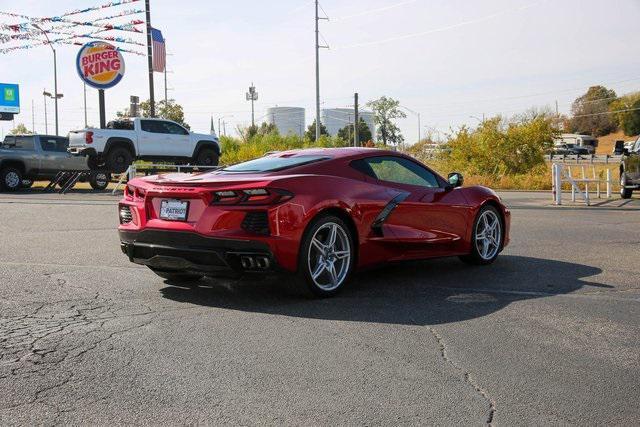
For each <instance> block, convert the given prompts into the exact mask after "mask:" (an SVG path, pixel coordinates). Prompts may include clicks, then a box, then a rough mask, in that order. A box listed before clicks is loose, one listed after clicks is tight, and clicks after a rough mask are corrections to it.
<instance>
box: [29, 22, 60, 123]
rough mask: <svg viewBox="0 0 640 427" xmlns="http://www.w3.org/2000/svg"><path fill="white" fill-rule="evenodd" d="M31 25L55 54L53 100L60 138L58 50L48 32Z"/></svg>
mask: <svg viewBox="0 0 640 427" xmlns="http://www.w3.org/2000/svg"><path fill="white" fill-rule="evenodd" d="M31 25H33V27H34V28H36V29H38V30H39V31H40V32H41V33H42V34H43V35H44V38H45V39H47V44H48V45H49V47H50V48H51V51H52V52H53V96H52V98H53V99H54V104H55V110H56V136H58V99H59V98H62V94H60V93H58V59H57V57H56V50H55V49H54V48H53V45H52V44H51V40H49V36H48V35H47V32H46V31H44V30H43V29H42V28H40V27H39V26H38V25H37V24H33V23H32V24H31ZM49 96H51V95H49Z"/></svg>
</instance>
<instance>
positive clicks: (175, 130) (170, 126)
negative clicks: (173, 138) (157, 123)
mask: <svg viewBox="0 0 640 427" xmlns="http://www.w3.org/2000/svg"><path fill="white" fill-rule="evenodd" d="M162 124H163V125H164V128H165V130H166V133H170V134H172V135H187V133H188V132H187V131H186V130H185V129H184V128H183V127H182V126H178V125H177V124H175V123H171V122H162Z"/></svg>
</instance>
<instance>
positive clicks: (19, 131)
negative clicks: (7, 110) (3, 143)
mask: <svg viewBox="0 0 640 427" xmlns="http://www.w3.org/2000/svg"><path fill="white" fill-rule="evenodd" d="M32 134H33V132H32V131H30V130H29V129H27V127H26V126H25V125H24V124H23V123H18V125H17V126H16V127H15V128H13V129H11V130H10V131H9V135H32Z"/></svg>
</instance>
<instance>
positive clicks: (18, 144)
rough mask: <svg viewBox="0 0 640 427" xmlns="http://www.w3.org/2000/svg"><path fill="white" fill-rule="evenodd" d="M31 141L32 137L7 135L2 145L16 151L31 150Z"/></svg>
mask: <svg viewBox="0 0 640 427" xmlns="http://www.w3.org/2000/svg"><path fill="white" fill-rule="evenodd" d="M33 140H34V137H33V136H13V135H7V136H6V137H5V138H4V145H6V146H7V147H10V148H16V149H18V150H33Z"/></svg>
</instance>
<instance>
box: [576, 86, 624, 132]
mask: <svg viewBox="0 0 640 427" xmlns="http://www.w3.org/2000/svg"><path fill="white" fill-rule="evenodd" d="M615 99H616V93H615V91H613V90H612V89H607V88H606V87H604V86H591V87H590V88H589V90H587V93H585V94H584V95H582V96H581V97H579V98H577V99H576V100H575V101H573V105H572V106H571V114H572V115H573V117H572V118H571V122H570V127H571V130H572V131H573V132H577V133H586V134H589V135H592V136H602V135H606V134H608V133H611V132H613V131H615V130H616V124H615V122H614V120H613V117H612V116H611V114H609V105H610V104H611V103H612V102H613V101H614V100H615Z"/></svg>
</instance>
